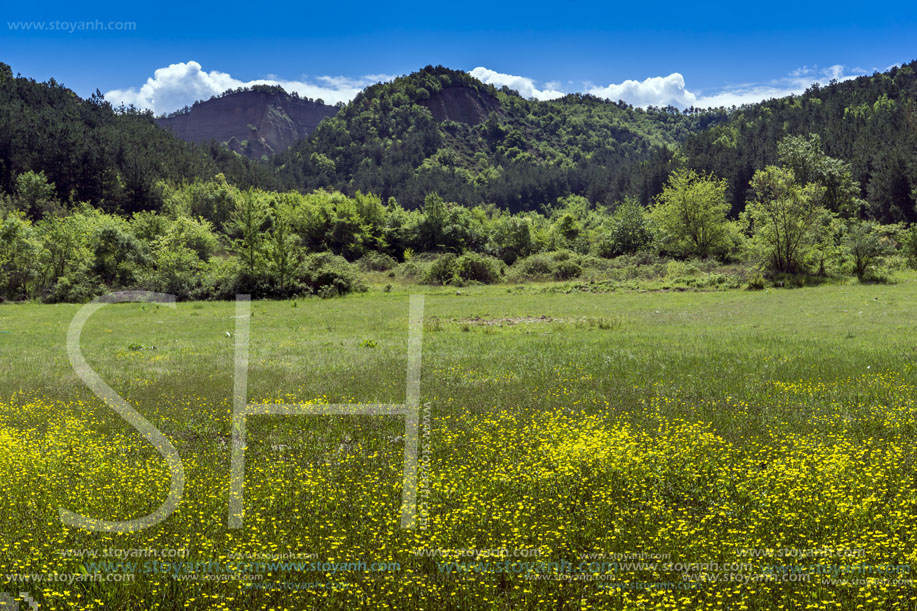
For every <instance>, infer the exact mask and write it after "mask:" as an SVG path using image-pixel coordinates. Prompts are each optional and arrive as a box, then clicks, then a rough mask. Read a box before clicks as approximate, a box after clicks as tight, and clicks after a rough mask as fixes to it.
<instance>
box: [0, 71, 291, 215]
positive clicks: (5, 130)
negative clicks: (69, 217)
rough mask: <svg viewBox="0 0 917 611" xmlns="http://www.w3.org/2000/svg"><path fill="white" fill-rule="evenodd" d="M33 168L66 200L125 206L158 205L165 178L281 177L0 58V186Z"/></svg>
mask: <svg viewBox="0 0 917 611" xmlns="http://www.w3.org/2000/svg"><path fill="white" fill-rule="evenodd" d="M30 170H34V171H36V172H39V171H41V172H44V174H45V176H46V177H47V178H48V180H49V182H50V183H52V184H53V185H54V186H55V189H56V198H57V199H58V200H60V201H62V202H65V203H74V202H90V203H92V204H95V205H97V206H100V207H102V208H104V209H106V210H109V211H115V212H123V213H130V212H133V211H137V210H147V209H156V208H159V207H160V206H161V205H162V201H161V198H160V196H159V194H158V191H157V189H156V183H157V182H158V181H160V180H163V181H167V182H170V183H179V182H182V181H186V180H191V179H195V178H202V179H208V178H212V177H213V176H214V175H215V174H217V173H219V172H223V173H224V174H225V175H226V176H227V177H228V178H229V180H231V181H232V182H234V183H235V184H238V185H241V186H248V185H253V184H259V185H262V186H266V187H269V186H275V185H277V184H279V183H277V181H276V179H275V178H274V176H273V174H272V172H271V171H270V168H268V167H267V166H259V165H257V164H254V163H252V162H250V161H248V160H247V159H245V158H244V157H241V156H239V155H236V154H235V153H231V152H230V151H228V150H226V149H224V148H222V147H204V146H197V145H192V144H187V143H185V142H182V141H181V140H179V139H178V138H176V137H174V136H173V135H171V134H170V133H169V132H167V131H165V130H163V129H161V128H159V127H157V126H156V125H155V123H154V122H153V116H152V114H151V113H149V112H141V111H138V110H136V109H133V108H130V109H118V110H117V111H116V110H115V109H113V108H112V107H111V104H109V103H108V102H106V101H105V100H104V99H103V98H102V96H101V95H100V94H98V92H96V94H95V95H93V96H92V97H90V99H89V100H82V99H81V98H79V97H78V96H77V95H76V94H75V93H74V92H73V91H71V90H69V89H67V88H66V87H64V86H62V85H59V84H58V83H56V82H55V81H54V80H53V79H52V80H51V81H49V82H47V83H38V82H35V81H34V80H32V79H27V78H21V77H14V76H13V73H12V69H11V68H10V66H8V65H6V64H0V189H2V190H3V191H5V192H7V193H12V192H14V191H15V184H16V177H17V176H19V175H21V174H24V173H26V172H28V171H30Z"/></svg>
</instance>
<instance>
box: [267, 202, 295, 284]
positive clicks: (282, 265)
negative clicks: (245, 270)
mask: <svg viewBox="0 0 917 611" xmlns="http://www.w3.org/2000/svg"><path fill="white" fill-rule="evenodd" d="M294 210H295V196H294V195H292V194H283V195H279V196H278V197H277V199H275V201H274V213H273V215H272V216H271V231H270V234H269V237H268V241H267V248H266V251H267V258H268V263H269V266H270V272H271V276H272V278H273V279H274V282H275V290H276V292H277V293H278V295H279V296H288V295H289V294H290V290H291V286H290V281H291V278H292V276H293V272H294V270H295V268H296V266H297V263H298V254H299V237H298V236H297V235H296V233H295V232H294V231H293V218H294Z"/></svg>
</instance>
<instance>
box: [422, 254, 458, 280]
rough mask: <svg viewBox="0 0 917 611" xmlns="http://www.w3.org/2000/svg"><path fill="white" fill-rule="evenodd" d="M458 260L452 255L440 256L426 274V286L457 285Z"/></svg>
mask: <svg viewBox="0 0 917 611" xmlns="http://www.w3.org/2000/svg"><path fill="white" fill-rule="evenodd" d="M457 259H458V258H457V257H456V256H455V255H454V254H452V253H447V254H445V255H440V256H439V257H438V258H437V259H436V260H435V261H433V263H432V264H431V265H430V267H429V269H427V272H426V274H424V279H423V282H424V284H450V283H451V284H457V280H458V265H457Z"/></svg>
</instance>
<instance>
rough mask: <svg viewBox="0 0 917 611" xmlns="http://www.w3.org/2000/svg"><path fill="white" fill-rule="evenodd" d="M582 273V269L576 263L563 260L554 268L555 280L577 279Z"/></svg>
mask: <svg viewBox="0 0 917 611" xmlns="http://www.w3.org/2000/svg"><path fill="white" fill-rule="evenodd" d="M581 273H583V268H582V266H580V264H579V263H577V262H576V261H573V260H570V259H565V260H563V261H560V262H559V263H558V264H557V267H555V268H554V279H555V280H571V279H573V278H577V277H578V276H579V275H580V274H581Z"/></svg>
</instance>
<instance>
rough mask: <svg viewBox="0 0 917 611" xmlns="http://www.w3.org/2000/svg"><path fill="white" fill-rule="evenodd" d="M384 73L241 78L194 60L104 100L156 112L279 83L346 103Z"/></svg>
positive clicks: (116, 91)
mask: <svg viewBox="0 0 917 611" xmlns="http://www.w3.org/2000/svg"><path fill="white" fill-rule="evenodd" d="M391 78H392V77H391V76H389V75H385V74H373V75H368V76H365V77H362V78H358V79H352V78H347V77H343V76H319V77H315V78H314V82H308V81H290V80H283V79H280V78H278V77H276V76H275V75H270V76H269V78H266V79H257V80H253V81H242V80H239V79H237V78H233V77H232V76H231V75H229V74H227V73H225V72H219V71H217V70H212V71H210V72H207V71H205V70H202V69H201V65H200V64H199V63H198V62H196V61H189V62H182V63H178V64H171V65H170V66H167V67H165V68H159V69H157V70H156V71H155V72H154V73H153V76H152V77H150V78H148V79H147V81H146V83H144V84H143V85H142V86H141V87H139V88H135V87H130V88H128V89H113V90H112V91H109V92H108V93H106V94H105V99H106V100H108V101H109V102H111V103H112V104H114V105H116V106H117V105H119V104H121V103H124V104H133V105H134V106H137V107H139V108H146V109H150V110H152V111H153V112H154V113H156V114H161V113H165V112H171V111H173V110H178V109H179V108H182V107H184V106H189V105H191V104H193V103H194V102H196V101H198V100H206V99H209V98H210V97H211V96H214V95H217V94H220V93H223V92H224V91H226V90H227V89H235V88H238V87H250V86H252V85H280V86H281V87H283V88H284V89H286V90H287V91H295V92H296V93H298V94H300V95H302V96H306V97H310V98H321V99H322V100H324V101H325V103H326V104H335V103H337V102H347V101H349V100H351V99H353V98H354V96H356V95H357V94H358V93H359V92H360V91H362V90H363V88H364V87H366V86H367V85H371V84H373V83H378V82H380V81H386V80H390V79H391Z"/></svg>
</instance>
